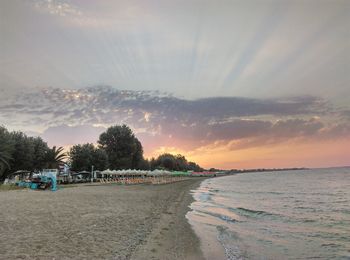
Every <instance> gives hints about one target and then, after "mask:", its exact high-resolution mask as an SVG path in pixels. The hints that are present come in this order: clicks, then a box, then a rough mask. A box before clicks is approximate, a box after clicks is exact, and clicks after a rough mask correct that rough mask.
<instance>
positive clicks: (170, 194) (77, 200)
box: [0, 178, 203, 259]
mask: <svg viewBox="0 0 350 260" xmlns="http://www.w3.org/2000/svg"><path fill="white" fill-rule="evenodd" d="M201 180H202V178H195V179H189V180H185V181H181V182H177V183H172V184H165V185H133V186H123V185H100V184H98V185H85V186H82V185H80V186H77V187H71V188H64V186H63V189H60V190H59V191H57V192H50V191H32V190H17V191H4V192H0V259H203V257H202V253H201V251H200V249H199V240H198V238H197V237H196V236H195V234H194V232H193V230H192V229H191V226H190V225H189V224H188V222H187V220H186V218H185V214H186V212H187V211H188V210H189V208H188V206H189V204H190V203H191V202H192V196H191V195H190V193H189V191H190V190H191V189H194V188H196V187H197V186H198V185H199V183H200V182H201Z"/></svg>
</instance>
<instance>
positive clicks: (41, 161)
mask: <svg viewBox="0 0 350 260" xmlns="http://www.w3.org/2000/svg"><path fill="white" fill-rule="evenodd" d="M30 140H31V141H32V142H33V144H34V158H33V159H34V161H33V168H34V170H37V171H40V170H42V169H43V168H44V167H45V164H46V157H47V153H48V152H49V150H50V148H49V147H48V145H47V143H46V142H44V141H43V139H41V138H40V137H31V138H30Z"/></svg>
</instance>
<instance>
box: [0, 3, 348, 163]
mask: <svg viewBox="0 0 350 260" xmlns="http://www.w3.org/2000/svg"><path fill="white" fill-rule="evenodd" d="M349 13H350V1H347V0H317V1H307V0H303V1H301V0H295V1H294V0H293V1H291V0H275V1H274V0H248V1H247V0H230V1H224V0H218V1H206V0H201V1H199V0H186V1H185V0H176V1H169V0H162V1H161V0H158V1H156V0H142V1H141V0H128V1H120V0H119V1H118V0H113V1H112V0H105V1H93V0H70V1H69V0H2V1H0V14H1V15H0V125H4V126H5V127H7V128H8V129H9V130H22V131H25V132H26V133H28V134H29V135H34V136H37V135H39V136H41V137H43V138H44V139H45V140H46V141H48V143H49V145H59V146H64V147H66V148H69V147H70V146H72V145H74V144H77V143H85V142H92V143H96V141H97V139H98V136H99V134H100V133H102V132H103V131H105V130H106V129H107V128H108V127H109V126H111V125H115V124H128V125H129V126H130V127H131V128H132V129H133V131H134V132H135V134H136V136H137V137H138V138H139V139H140V140H141V142H142V144H143V147H144V153H145V156H146V157H148V158H150V157H152V156H157V155H158V154H160V153H163V152H171V153H175V154H177V153H182V154H184V155H185V156H186V157H187V158H188V159H190V160H194V161H196V162H197V163H199V164H200V165H201V166H203V167H216V168H223V169H233V168H262V167H271V168H272V167H327V166H341V165H350V156H349V155H348V147H350V68H349V64H350V40H349V39H350V38H349V36H350V35H349V34H350V16H349V15H348V14H349Z"/></svg>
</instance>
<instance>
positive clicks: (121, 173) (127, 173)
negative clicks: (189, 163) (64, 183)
mask: <svg viewBox="0 0 350 260" xmlns="http://www.w3.org/2000/svg"><path fill="white" fill-rule="evenodd" d="M100 173H101V174H102V175H118V176H134V175H147V176H166V175H180V174H181V175H188V174H190V173H187V172H181V173H180V172H170V171H166V170H153V171H147V170H132V169H128V170H109V169H107V170H104V171H102V172H100Z"/></svg>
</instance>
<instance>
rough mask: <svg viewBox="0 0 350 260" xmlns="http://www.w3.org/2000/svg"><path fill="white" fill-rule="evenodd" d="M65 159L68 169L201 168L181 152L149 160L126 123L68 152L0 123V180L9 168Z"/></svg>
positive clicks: (47, 165)
mask: <svg viewBox="0 0 350 260" xmlns="http://www.w3.org/2000/svg"><path fill="white" fill-rule="evenodd" d="M66 159H68V163H69V164H70V166H71V169H72V170H75V171H90V169H91V166H94V169H95V170H100V171H103V170H105V169H107V168H109V169H113V170H118V169H142V170H154V169H166V170H170V171H173V170H174V171H201V170H203V169H202V168H201V167H200V166H199V165H197V164H196V163H194V162H189V161H187V160H186V158H185V157H184V156H183V155H180V154H178V155H172V154H169V153H165V154H162V155H160V156H158V158H156V159H155V158H152V159H151V160H150V161H148V160H146V159H145V158H144V157H143V147H142V144H141V142H140V141H139V140H138V139H137V138H136V137H135V135H134V133H133V132H132V130H131V129H130V128H129V127H128V126H126V125H121V126H120V125H115V126H111V127H110V128H108V129H107V130H106V132H104V133H102V134H101V135H100V137H99V140H98V146H94V145H93V144H90V143H87V144H78V145H74V146H73V147H72V148H71V149H70V151H69V153H68V154H66V153H64V151H63V148H62V147H56V146H53V147H52V148H50V147H48V145H47V143H46V142H45V141H43V140H42V139H41V138H40V137H28V136H27V135H26V134H24V133H23V132H19V131H15V132H9V131H8V130H7V129H6V128H4V127H1V126H0V181H1V180H3V179H5V178H6V177H7V176H8V175H9V173H10V172H15V171H18V170H29V171H40V170H42V169H44V168H58V166H59V165H60V164H63V163H65V161H66Z"/></svg>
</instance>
